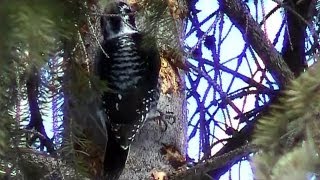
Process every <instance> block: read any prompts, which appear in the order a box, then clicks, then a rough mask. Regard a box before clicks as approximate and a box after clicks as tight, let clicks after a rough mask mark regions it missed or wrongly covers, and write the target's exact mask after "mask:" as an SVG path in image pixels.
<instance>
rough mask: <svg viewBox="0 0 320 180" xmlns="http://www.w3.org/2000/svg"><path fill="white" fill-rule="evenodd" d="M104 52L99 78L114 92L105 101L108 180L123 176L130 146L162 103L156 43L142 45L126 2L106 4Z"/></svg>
mask: <svg viewBox="0 0 320 180" xmlns="http://www.w3.org/2000/svg"><path fill="white" fill-rule="evenodd" d="M101 28H102V34H103V38H104V39H103V42H102V49H101V50H100V51H101V52H100V56H99V57H98V58H97V64H96V65H97V73H98V76H99V77H100V79H101V80H103V81H105V82H106V83H107V85H108V88H110V89H111V90H109V91H107V92H105V93H104V94H103V96H102V102H103V105H102V106H103V110H104V111H105V115H106V119H107V120H106V127H107V131H108V142H107V146H106V152H105V159H104V170H105V174H106V179H107V180H113V179H118V178H119V176H120V175H121V173H122V171H123V169H124V167H125V163H126V160H127V156H128V153H129V148H130V144H131V143H132V141H133V140H134V139H135V136H136V134H137V133H138V131H139V130H140V129H141V128H142V126H143V124H144V123H145V121H146V120H147V119H148V116H150V114H151V113H153V112H154V111H155V110H156V106H157V101H158V99H159V88H158V77H159V70H160V56H159V52H158V49H157V45H156V42H155V41H152V42H150V41H148V42H143V41H144V35H143V33H142V32H140V31H139V30H138V29H137V27H136V24H135V17H134V13H133V11H132V10H131V8H130V6H129V5H128V4H126V3H124V2H113V3H110V4H108V5H107V7H106V9H105V11H104V15H103V16H101Z"/></svg>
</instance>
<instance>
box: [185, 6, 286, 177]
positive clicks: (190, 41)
mask: <svg viewBox="0 0 320 180" xmlns="http://www.w3.org/2000/svg"><path fill="white" fill-rule="evenodd" d="M261 2H263V3H264V4H263V6H264V11H265V14H267V13H268V12H269V11H270V10H271V9H272V8H274V7H275V6H276V4H275V3H274V2H273V1H271V0H267V1H260V2H259V3H260V5H261ZM196 8H197V9H198V10H201V12H199V13H198V20H199V22H201V21H202V20H203V19H205V18H206V17H207V16H208V15H210V14H212V13H213V12H214V11H215V10H216V9H217V8H218V1H212V0H199V1H198V3H197V4H196ZM249 8H250V9H251V12H254V11H253V10H254V8H255V7H254V4H253V3H251V4H249ZM260 12H261V11H260ZM259 17H262V14H259ZM261 20H262V19H259V20H258V21H259V22H260V21H261ZM214 21H215V18H212V19H211V20H209V21H208V22H206V23H205V24H204V25H203V26H202V27H201V30H203V31H204V32H205V31H207V30H208V28H210V26H211V25H212V24H213V23H214ZM281 21H282V14H281V13H280V11H277V12H276V13H274V14H273V15H272V16H271V17H270V18H269V19H268V20H267V21H266V24H265V25H264V26H263V27H262V29H263V30H266V34H267V36H268V37H269V39H270V40H271V41H273V39H274V37H275V35H276V33H277V30H278V29H279V27H280V25H281ZM224 26H225V27H230V26H232V24H231V23H230V21H229V20H228V18H227V17H226V16H225V23H224ZM188 29H190V24H189V27H187V32H188ZM225 29H228V28H225ZM212 33H213V32H210V33H209V34H208V35H212ZM223 33H224V34H226V33H227V32H226V31H225V32H223ZM282 33H283V32H282ZM280 38H281V36H280ZM197 41H198V39H197V38H196V36H195V33H194V34H192V35H191V36H190V37H189V38H187V39H186V44H187V45H188V46H189V47H193V46H195V45H196V44H197ZM278 42H282V39H279V41H278ZM203 47H204V46H203ZM243 48H244V41H243V39H242V34H241V33H240V32H239V31H238V30H237V29H236V28H233V30H232V31H231V33H230V34H229V35H228V37H227V38H226V40H225V41H224V43H223V44H222V45H221V53H220V55H221V57H220V62H221V63H224V61H226V60H229V59H231V58H234V57H236V56H238V55H239V54H240V53H241V52H242V51H243ZM276 48H277V49H278V50H279V51H281V49H280V48H281V43H278V44H277V45H276ZM202 52H203V58H206V59H212V58H211V51H209V50H208V49H206V48H205V47H204V48H203V51H202ZM189 61H190V62H191V63H192V64H194V65H197V61H194V60H192V59H189ZM235 62H236V61H230V62H228V63H226V64H225V65H226V66H228V67H229V68H231V69H235V68H236V67H237V63H235ZM251 63H254V62H251ZM259 64H260V66H262V67H264V65H263V63H262V61H261V60H259ZM250 67H253V66H250ZM238 72H240V73H241V74H244V75H247V76H248V77H250V73H249V69H248V68H247V66H240V69H239V71H238ZM260 76H261V74H259V73H257V74H256V75H255V76H254V79H256V80H258V79H259V78H260ZM232 78H233V77H232V75H230V74H227V73H223V74H221V80H222V81H223V82H224V84H222V85H226V86H222V89H224V90H225V89H227V88H228V87H227V86H228V85H229V84H230V83H228V82H231V79H232ZM269 78H271V76H269ZM271 79H272V78H271ZM187 86H189V87H190V84H188V82H187ZM207 86H208V84H207V82H206V81H205V80H201V81H200V85H199V87H198V89H197V91H198V93H199V94H200V96H201V95H202V94H204V91H205V90H206V87H207ZM242 86H244V84H243V83H242V82H236V81H234V85H233V87H232V88H234V89H239V88H241V87H242ZM209 94H210V93H209ZM250 98H255V97H254V96H251V97H248V100H247V101H246V103H245V108H247V109H248V110H251V109H252V108H254V107H255V106H254V104H253V103H250ZM212 99H213V95H211V96H210V95H209V96H207V101H208V103H210V102H211V100H212ZM252 102H254V101H253V100H252ZM234 103H235V104H236V105H237V106H239V107H242V105H243V103H244V102H243V101H241V100H240V99H239V100H234ZM196 108H197V103H196V101H195V100H194V99H193V98H189V100H188V112H189V113H188V118H189V119H190V116H191V115H192V114H193V112H195V110H196ZM230 112H231V113H232V111H230ZM233 113H234V114H233V115H230V117H234V116H235V115H236V113H235V112H233ZM217 114H219V113H217ZM219 117H220V118H221V119H223V116H222V114H221V115H219ZM219 117H215V118H217V119H220V118H219ZM198 118H199V116H196V118H194V119H193V120H194V121H197V119H198ZM208 118H209V117H208ZM231 123H232V121H231ZM190 130H191V129H190ZM188 133H190V131H189V132H188ZM214 134H215V136H218V137H220V138H223V137H225V138H226V137H228V136H226V135H225V132H224V131H223V130H221V129H218V128H216V129H215V132H214ZM222 146H223V145H222V144H220V145H219V146H216V147H215V149H213V153H214V152H216V151H218V150H219V149H220V148H221V147H222ZM188 154H189V156H190V157H192V158H195V159H198V157H199V133H197V135H196V136H195V137H194V138H193V139H191V140H190V142H189V148H188ZM239 171H241V173H239ZM229 175H231V177H232V179H233V180H237V179H239V180H240V179H244V180H249V179H253V178H252V172H251V167H250V165H249V162H248V161H244V162H241V169H239V165H235V166H233V167H232V169H231V174H229V173H226V174H225V175H224V176H222V177H221V179H222V180H223V179H229ZM239 175H240V176H241V177H240V176H239Z"/></svg>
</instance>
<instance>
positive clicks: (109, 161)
mask: <svg viewBox="0 0 320 180" xmlns="http://www.w3.org/2000/svg"><path fill="white" fill-rule="evenodd" d="M128 153H129V148H127V149H123V148H121V147H120V145H119V143H118V142H116V141H115V139H114V138H112V137H110V136H109V138H108V143H107V147H106V151H105V154H104V155H105V156H104V173H105V177H106V180H117V179H119V177H120V175H121V173H122V171H123V169H124V167H125V164H126V161H127V157H128Z"/></svg>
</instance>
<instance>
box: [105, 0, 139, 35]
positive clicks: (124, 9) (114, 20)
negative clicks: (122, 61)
mask: <svg viewBox="0 0 320 180" xmlns="http://www.w3.org/2000/svg"><path fill="white" fill-rule="evenodd" d="M100 23H101V28H102V33H103V36H104V39H106V40H108V39H112V38H115V37H119V36H122V35H125V34H132V33H136V32H137V28H136V25H135V18H134V12H133V11H132V9H131V8H130V6H129V5H128V4H126V3H124V2H112V3H110V4H108V5H107V6H106V8H105V10H104V14H103V15H102V16H101V20H100Z"/></svg>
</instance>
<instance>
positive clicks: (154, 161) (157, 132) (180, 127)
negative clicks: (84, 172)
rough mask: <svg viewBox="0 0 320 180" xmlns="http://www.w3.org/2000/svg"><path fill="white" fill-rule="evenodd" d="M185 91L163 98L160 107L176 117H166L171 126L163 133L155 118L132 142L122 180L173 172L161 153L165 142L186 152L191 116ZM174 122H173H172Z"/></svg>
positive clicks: (145, 177) (134, 179) (147, 177)
mask: <svg viewBox="0 0 320 180" xmlns="http://www.w3.org/2000/svg"><path fill="white" fill-rule="evenodd" d="M184 99H185V96H184V94H181V95H177V96H172V97H168V96H166V95H163V94H162V96H161V97H160V102H159V105H158V107H159V109H160V110H161V111H162V112H173V117H174V118H175V119H167V118H165V119H163V120H165V121H167V123H168V129H167V130H166V131H165V132H162V128H163V126H162V128H161V126H160V125H159V124H158V123H157V122H156V121H155V120H149V121H148V122H147V123H146V124H145V126H144V127H143V129H142V130H141V132H140V134H139V135H138V136H137V139H136V140H135V142H134V143H133V144H132V146H131V149H130V154H129V158H128V162H127V165H126V168H125V170H124V172H123V174H122V176H121V177H120V179H121V180H127V179H132V180H141V179H150V177H151V173H152V171H154V170H156V171H164V172H170V171H171V170H172V169H173V168H172V167H171V166H170V165H168V162H166V161H165V159H164V157H163V156H162V155H161V154H160V149H161V148H162V147H163V145H162V143H164V144H171V145H175V146H176V147H177V148H178V149H179V150H180V151H181V153H182V154H186V147H187V146H186V145H187V138H186V134H187V118H186V111H185V110H186V107H185V105H186V103H185V100H184ZM170 122H173V123H172V124H170Z"/></svg>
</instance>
